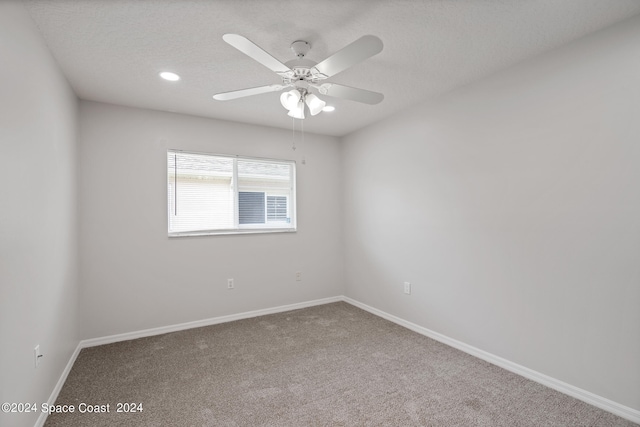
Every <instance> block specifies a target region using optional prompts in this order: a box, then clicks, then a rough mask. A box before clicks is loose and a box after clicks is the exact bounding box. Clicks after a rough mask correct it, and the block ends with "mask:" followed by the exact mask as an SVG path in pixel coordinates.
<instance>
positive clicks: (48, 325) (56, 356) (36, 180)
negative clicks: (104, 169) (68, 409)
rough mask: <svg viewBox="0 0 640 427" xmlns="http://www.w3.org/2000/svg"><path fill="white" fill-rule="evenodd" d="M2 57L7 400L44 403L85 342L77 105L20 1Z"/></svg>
mask: <svg viewBox="0 0 640 427" xmlns="http://www.w3.org/2000/svg"><path fill="white" fill-rule="evenodd" d="M0 58H2V60H1V63H2V65H0V144H1V146H2V157H1V158H2V168H0V181H1V182H2V184H1V185H0V402H36V403H38V404H40V403H43V402H46V401H47V399H48V398H49V395H50V394H51V391H52V390H53V389H54V386H55V384H56V382H57V381H58V379H59V378H60V375H61V373H62V371H63V370H64V368H65V366H66V364H67V362H68V361H69V359H70V357H71V354H72V353H73V351H74V349H75V347H76V345H77V344H78V341H79V338H78V332H77V331H78V328H77V324H78V316H77V314H78V280H77V269H78V262H77V232H76V220H77V214H76V211H77V204H76V169H77V168H76V160H77V157H76V151H77V150H76V128H77V123H76V116H77V101H76V97H75V95H74V94H73V92H72V91H71V89H70V87H69V86H68V84H67V82H66V80H65V78H64V77H63V76H62V74H61V72H60V71H59V69H58V67H57V66H56V63H55V61H54V60H53V58H52V57H51V55H50V54H49V51H48V50H47V48H46V46H45V44H44V41H43V40H42V39H41V37H40V35H39V33H38V32H37V29H36V28H35V25H34V24H33V22H32V21H31V18H30V17H29V15H28V14H27V12H26V11H25V10H24V8H23V6H22V4H20V3H18V2H9V1H3V2H1V3H0ZM36 344H40V348H41V351H42V353H43V354H44V359H43V360H42V363H41V365H40V367H39V368H38V369H37V370H36V369H35V368H34V357H33V348H34V347H35V346H36ZM38 415H39V414H38V413H31V414H4V413H0V425H3V426H32V425H34V423H35V422H36V419H37V418H38Z"/></svg>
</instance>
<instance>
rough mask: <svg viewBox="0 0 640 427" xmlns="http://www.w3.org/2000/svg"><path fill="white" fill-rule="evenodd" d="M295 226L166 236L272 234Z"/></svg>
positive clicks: (208, 231)
mask: <svg viewBox="0 0 640 427" xmlns="http://www.w3.org/2000/svg"><path fill="white" fill-rule="evenodd" d="M296 231H297V229H296V228H273V229H271V228H268V229H265V228H262V229H244V230H206V231H184V232H179V233H168V234H167V236H168V237H170V238H173V237H197V236H229V235H240V234H272V233H295V232H296Z"/></svg>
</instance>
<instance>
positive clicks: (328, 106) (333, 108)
mask: <svg viewBox="0 0 640 427" xmlns="http://www.w3.org/2000/svg"><path fill="white" fill-rule="evenodd" d="M335 109H336V107H332V106H331V105H327V106H326V107H324V108H323V109H322V111H326V112H327V113H330V112H331V111H333V110H335Z"/></svg>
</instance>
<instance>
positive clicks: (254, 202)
mask: <svg viewBox="0 0 640 427" xmlns="http://www.w3.org/2000/svg"><path fill="white" fill-rule="evenodd" d="M238 219H239V222H240V224H264V193H260V192H254V191H251V192H249V191H241V192H239V193H238Z"/></svg>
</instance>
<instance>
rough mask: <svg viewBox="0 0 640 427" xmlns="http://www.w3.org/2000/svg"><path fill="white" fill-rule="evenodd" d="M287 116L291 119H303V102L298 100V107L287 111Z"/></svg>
mask: <svg viewBox="0 0 640 427" xmlns="http://www.w3.org/2000/svg"><path fill="white" fill-rule="evenodd" d="M287 115H288V116H290V117H293V118H294V119H304V102H302V100H300V102H298V105H296V106H295V107H294V108H292V109H291V110H289V114H287Z"/></svg>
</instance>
